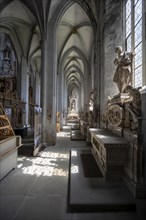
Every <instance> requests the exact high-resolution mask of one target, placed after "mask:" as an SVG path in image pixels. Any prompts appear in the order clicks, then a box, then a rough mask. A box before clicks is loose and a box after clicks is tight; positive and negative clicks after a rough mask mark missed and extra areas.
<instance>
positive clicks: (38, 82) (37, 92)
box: [35, 72, 40, 106]
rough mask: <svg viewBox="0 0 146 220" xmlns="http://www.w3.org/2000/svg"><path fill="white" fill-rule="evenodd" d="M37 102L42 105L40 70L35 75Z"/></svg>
mask: <svg viewBox="0 0 146 220" xmlns="http://www.w3.org/2000/svg"><path fill="white" fill-rule="evenodd" d="M35 104H36V105H38V106H40V77H39V73H38V72H36V76H35Z"/></svg>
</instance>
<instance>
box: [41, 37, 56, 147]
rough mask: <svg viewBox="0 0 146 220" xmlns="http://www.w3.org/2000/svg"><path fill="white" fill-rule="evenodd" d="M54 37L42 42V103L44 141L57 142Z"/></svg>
mask: <svg viewBox="0 0 146 220" xmlns="http://www.w3.org/2000/svg"><path fill="white" fill-rule="evenodd" d="M52 41H53V37H52V36H49V37H48V38H47V39H45V40H44V41H43V43H42V73H41V77H42V78H41V103H42V133H43V143H44V144H46V145H47V146H50V145H54V144H55V143H56V72H55V60H54V48H53V46H54V44H53V42H52Z"/></svg>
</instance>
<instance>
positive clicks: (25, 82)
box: [21, 57, 29, 125]
mask: <svg viewBox="0 0 146 220" xmlns="http://www.w3.org/2000/svg"><path fill="white" fill-rule="evenodd" d="M28 88H29V75H28V73H27V62H26V60H25V59H24V57H22V58H21V100H22V101H24V102H26V104H25V110H24V112H23V120H24V123H25V124H26V125H28V114H29V103H28V96H29V94H28V93H29V89H28Z"/></svg>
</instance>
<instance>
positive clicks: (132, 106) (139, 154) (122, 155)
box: [88, 46, 146, 198]
mask: <svg viewBox="0 0 146 220" xmlns="http://www.w3.org/2000/svg"><path fill="white" fill-rule="evenodd" d="M115 52H116V53H117V57H116V59H115V61H114V63H115V65H116V72H115V75H114V78H113V81H114V82H115V83H116V85H117V87H118V89H119V93H118V94H117V95H115V96H113V97H108V100H107V105H106V112H105V115H104V120H103V119H102V127H101V129H97V128H89V130H88V133H89V135H88V139H89V141H90V142H91V143H92V152H93V155H94V157H95V158H96V161H97V163H98V165H99V167H100V169H101V171H102V173H103V176H104V177H105V179H106V180H109V179H121V180H123V182H124V183H125V184H126V186H127V187H128V188H129V190H130V191H131V192H132V193H133V195H134V196H135V197H137V198H138V197H146V184H145V180H144V166H143V164H144V157H143V154H144V146H143V142H142V107H141V93H140V88H135V87H133V86H132V60H133V56H134V54H133V53H131V52H123V51H122V47H120V46H119V47H117V48H116V50H115Z"/></svg>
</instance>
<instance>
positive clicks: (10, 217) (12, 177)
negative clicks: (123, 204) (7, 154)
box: [0, 132, 143, 220]
mask: <svg viewBox="0 0 146 220" xmlns="http://www.w3.org/2000/svg"><path fill="white" fill-rule="evenodd" d="M84 146H86V142H85V141H71V140H70V132H60V133H59V134H58V137H57V144H56V145H55V146H50V147H47V148H45V150H44V151H43V152H42V153H41V154H40V156H38V157H23V156H22V157H18V166H17V168H16V169H15V170H13V171H12V172H10V173H9V174H8V175H7V176H6V177H5V178H4V179H3V180H2V181H1V182H0V220H95V219H97V220H130V219H133V220H136V219H137V218H136V214H135V213H134V212H131V213H129V212H128V213H125V212H121V213H112V212H111V213H108V212H106V213H68V212H67V195H68V171H69V151H70V150H71V149H72V148H74V147H75V149H78V148H79V147H84ZM139 220H143V219H142V218H141V219H139Z"/></svg>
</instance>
